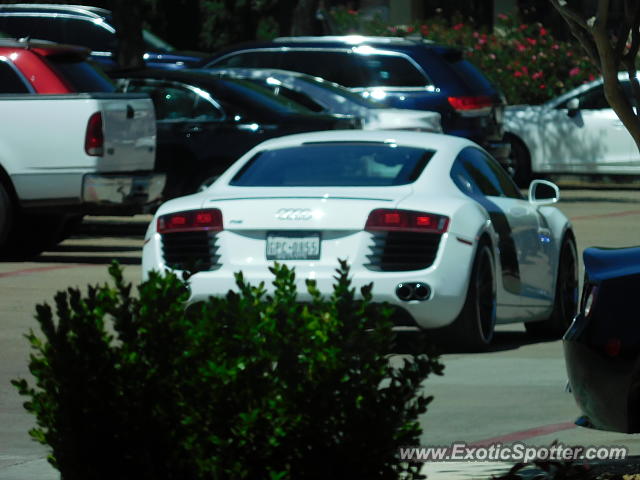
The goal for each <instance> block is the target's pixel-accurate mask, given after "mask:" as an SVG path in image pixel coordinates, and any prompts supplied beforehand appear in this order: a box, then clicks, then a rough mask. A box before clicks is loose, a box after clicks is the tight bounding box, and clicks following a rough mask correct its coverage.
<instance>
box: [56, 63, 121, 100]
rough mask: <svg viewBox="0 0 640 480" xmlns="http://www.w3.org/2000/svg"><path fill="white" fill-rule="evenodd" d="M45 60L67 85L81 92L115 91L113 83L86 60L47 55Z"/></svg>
mask: <svg viewBox="0 0 640 480" xmlns="http://www.w3.org/2000/svg"><path fill="white" fill-rule="evenodd" d="M47 62H48V63H49V65H51V67H52V68H53V69H54V70H56V71H57V72H58V73H59V74H60V75H61V76H62V77H63V78H64V79H65V81H66V82H67V83H69V85H71V87H72V88H73V89H74V90H75V91H76V92H81V93H92V92H115V91H116V88H115V85H114V84H113V83H112V82H111V80H109V78H107V77H106V76H105V75H103V74H101V73H100V72H99V71H98V70H97V69H95V68H94V67H93V66H92V65H91V64H90V63H88V62H84V61H82V62H79V61H78V60H76V59H69V58H65V57H56V56H49V57H47Z"/></svg>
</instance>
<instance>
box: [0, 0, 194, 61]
mask: <svg viewBox="0 0 640 480" xmlns="http://www.w3.org/2000/svg"><path fill="white" fill-rule="evenodd" d="M0 32H3V33H4V34H6V35H9V36H11V37H15V38H22V37H30V38H37V39H40V40H48V41H51V42H57V43H66V44H70V45H81V46H83V47H87V48H89V49H90V50H91V59H92V60H93V61H95V62H96V63H98V64H99V65H100V66H101V67H102V68H104V69H105V70H111V69H114V68H116V67H117V64H116V62H115V60H114V52H115V50H116V47H117V38H116V31H115V29H114V27H113V23H112V18H111V12H110V11H109V10H105V9H104V8H98V7H91V6H88V5H58V4H37V3H15V4H6V5H0ZM142 37H143V41H144V43H145V47H146V52H145V54H144V61H145V64H146V65H147V67H154V68H169V69H179V68H189V67H194V66H197V65H199V64H200V63H201V62H202V60H203V59H204V58H206V55H205V54H203V53H199V52H179V51H177V50H176V49H175V48H173V47H172V46H171V45H169V44H168V43H167V42H165V41H164V40H162V39H160V38H158V37H157V36H155V35H154V34H153V33H151V32H149V31H148V30H143V32H142Z"/></svg>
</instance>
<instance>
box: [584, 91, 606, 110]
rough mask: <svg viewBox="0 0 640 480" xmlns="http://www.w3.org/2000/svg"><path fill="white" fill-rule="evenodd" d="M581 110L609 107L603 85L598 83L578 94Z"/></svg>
mask: <svg viewBox="0 0 640 480" xmlns="http://www.w3.org/2000/svg"><path fill="white" fill-rule="evenodd" d="M578 99H579V100H580V109H581V110H601V109H603V108H611V107H610V106H609V103H608V102H607V99H606V98H605V96H604V87H603V86H602V85H598V86H597V87H594V88H591V89H589V90H587V91H586V92H583V93H582V94H580V95H578Z"/></svg>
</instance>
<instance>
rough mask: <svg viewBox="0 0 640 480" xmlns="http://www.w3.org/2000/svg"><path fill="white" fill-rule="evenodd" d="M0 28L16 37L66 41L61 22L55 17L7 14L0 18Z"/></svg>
mask: <svg viewBox="0 0 640 480" xmlns="http://www.w3.org/2000/svg"><path fill="white" fill-rule="evenodd" d="M0 30H2V31H3V32H4V33H6V34H8V35H10V36H12V37H14V38H22V37H30V38H37V39H40V40H49V41H51V42H64V33H63V31H62V29H61V28H60V22H58V21H56V19H55V18H53V17H19V16H13V15H12V16H6V17H1V18H0Z"/></svg>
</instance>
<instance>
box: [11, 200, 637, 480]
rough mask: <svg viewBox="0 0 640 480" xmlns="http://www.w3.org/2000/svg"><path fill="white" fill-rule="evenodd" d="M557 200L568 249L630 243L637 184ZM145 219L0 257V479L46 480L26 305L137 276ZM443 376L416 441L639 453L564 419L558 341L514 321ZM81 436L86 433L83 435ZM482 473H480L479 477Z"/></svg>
mask: <svg viewBox="0 0 640 480" xmlns="http://www.w3.org/2000/svg"><path fill="white" fill-rule="evenodd" d="M558 206H559V207H560V208H561V209H562V210H563V211H564V212H565V213H566V214H567V215H568V216H569V218H570V219H571V220H572V222H573V225H574V230H575V233H576V239H577V243H578V249H579V251H580V252H581V251H582V250H583V249H584V248H585V247H588V246H607V247H620V246H630V245H637V244H640V190H638V189H626V190H604V189H598V190H587V189H565V190H563V191H562V199H561V201H560V203H559V204H558ZM150 218H151V217H150V216H135V217H122V218H96V217H94V218H89V219H87V220H86V221H85V223H84V225H83V227H82V229H81V230H80V231H79V232H78V233H77V234H76V235H74V236H73V237H72V238H70V239H68V240H66V241H65V242H63V243H62V244H61V245H59V246H58V247H57V248H55V249H53V250H51V251H48V252H45V253H43V254H42V255H41V256H39V257H37V258H35V259H32V260H31V261H28V262H4V263H0V479H2V480H8V479H27V478H29V479H54V478H58V476H57V475H56V472H55V470H53V469H52V468H51V467H49V466H48V465H47V464H46V461H45V460H44V457H45V456H46V449H45V448H44V447H42V446H40V445H38V444H36V443H35V442H33V441H31V440H30V438H29V437H28V434H27V431H28V429H29V428H31V427H32V426H33V418H32V417H31V416H30V415H29V414H27V413H26V412H25V411H24V409H23V407H22V401H23V400H22V399H21V398H20V397H19V396H18V395H17V393H16V391H15V389H14V388H13V387H12V386H11V385H10V384H9V381H10V379H12V378H16V377H28V369H27V362H28V354H29V351H28V345H27V342H26V340H25V339H24V338H23V335H24V334H25V332H27V330H28V329H30V328H35V327H36V322H35V320H34V312H35V305H36V303H41V302H45V301H46V302H49V303H51V302H52V298H53V295H54V294H55V292H56V291H58V290H60V289H62V288H64V287H66V286H80V287H83V286H84V285H86V284H87V283H96V282H103V281H105V280H106V278H107V266H108V265H109V263H110V262H111V260H112V259H114V258H115V259H117V260H118V261H119V262H120V263H121V264H123V265H124V266H125V277H126V278H127V279H129V280H130V281H132V282H133V283H134V284H135V283H139V281H140V249H141V246H142V242H143V234H144V231H145V228H146V225H147V223H148V222H149V220H150ZM442 360H443V363H444V364H445V374H444V376H442V377H433V378H429V379H428V380H427V381H426V382H425V385H424V388H425V391H426V392H427V393H428V394H430V395H434V396H435V400H434V401H433V403H432V404H431V406H430V407H429V411H428V412H427V413H426V414H425V415H424V417H423V418H422V425H423V427H424V434H423V438H422V441H421V444H422V445H425V446H430V445H449V444H451V443H452V442H456V441H464V442H467V443H469V444H474V445H485V444H489V443H501V444H509V443H513V442H523V443H526V444H530V445H536V446H540V445H550V444H551V443H552V442H553V441H554V440H558V441H559V442H561V443H563V444H565V445H582V446H600V445H603V446H604V445H622V446H626V447H628V448H629V449H630V453H631V454H633V455H639V454H640V436H639V435H623V434H618V433H610V432H601V431H594V430H590V429H585V428H582V427H577V426H576V425H575V424H574V423H573V422H574V420H575V419H576V418H577V417H578V415H579V412H578V410H577V408H576V406H575V403H574V401H573V397H572V396H571V395H570V394H568V393H566V392H565V384H566V372H565V367H564V360H563V357H562V345H561V342H560V341H550V342H539V341H533V340H532V339H531V338H529V337H528V336H527V335H526V333H525V332H524V328H523V327H522V326H521V325H503V326H500V327H499V329H498V334H497V337H496V342H495V347H494V348H493V349H492V351H490V352H488V353H483V354H461V353H456V352H452V353H447V354H445V355H444V356H443V359H442ZM88 441H90V439H88ZM425 468H426V473H430V474H431V476H430V478H455V477H460V478H479V477H483V478H488V476H489V473H490V472H493V473H495V472H496V471H500V470H504V466H502V465H495V464H483V465H479V464H473V465H469V464H468V463H464V462H463V463H461V464H456V463H446V464H445V463H442V464H429V465H427V466H426V467H425ZM479 472H482V473H479Z"/></svg>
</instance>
